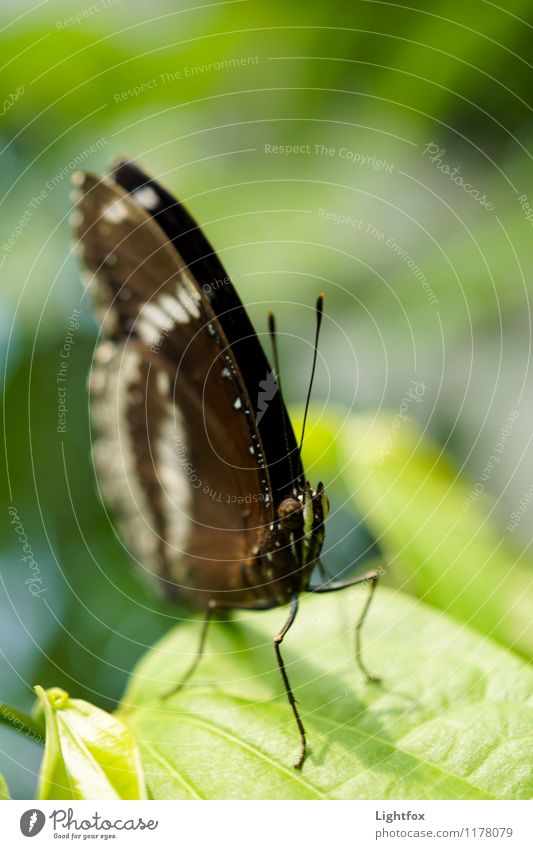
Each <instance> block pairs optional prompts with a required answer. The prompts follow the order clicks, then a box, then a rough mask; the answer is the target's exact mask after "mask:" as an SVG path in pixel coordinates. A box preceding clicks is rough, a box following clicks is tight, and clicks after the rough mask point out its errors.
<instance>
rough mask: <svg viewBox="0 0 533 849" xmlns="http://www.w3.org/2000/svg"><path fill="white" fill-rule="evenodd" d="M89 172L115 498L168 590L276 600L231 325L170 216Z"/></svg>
mask: <svg viewBox="0 0 533 849" xmlns="http://www.w3.org/2000/svg"><path fill="white" fill-rule="evenodd" d="M78 182H79V183H80V185H79V186H78V191H79V198H78V204H77V215H76V221H75V231H76V235H77V238H78V244H79V246H80V249H81V251H82V253H83V259H84V263H85V265H86V267H87V269H88V272H89V280H88V288H89V290H90V292H91V295H92V296H93V300H94V302H95V305H96V307H97V311H98V314H99V317H100V319H101V321H102V332H103V335H104V337H105V338H104V341H103V342H102V344H101V345H100V346H99V347H98V349H97V351H96V355H95V360H94V365H93V369H92V375H91V395H92V409H93V416H94V418H95V420H96V424H97V427H98V431H99V433H100V436H99V438H98V441H97V443H96V445H95V461H96V464H97V469H98V476H99V481H100V484H101V487H102V492H103V495H104V498H105V500H106V501H107V502H108V503H109V504H110V506H111V507H112V509H113V510H114V511H116V513H117V515H118V517H119V521H120V524H121V526H122V530H123V535H124V537H125V539H126V540H128V541H131V542H132V543H133V544H134V547H135V553H136V555H137V557H138V559H139V560H140V562H141V564H142V565H143V566H146V567H147V568H148V569H149V570H150V571H151V572H153V573H155V574H156V575H157V576H158V577H159V578H160V579H161V580H162V581H163V582H164V585H165V587H166V589H167V591H168V592H170V593H172V594H180V595H181V596H186V597H188V598H189V600H191V601H193V603H195V604H196V605H198V606H204V605H205V604H206V603H207V602H208V601H209V599H210V598H216V597H222V598H224V600H225V602H226V603H229V604H234V605H235V606H247V605H248V604H252V603H257V601H258V600H259V601H260V602H262V601H268V599H265V598H264V597H263V596H262V595H261V593H262V592H263V590H261V589H257V588H256V587H255V584H254V571H253V567H254V557H255V554H256V553H257V552H258V551H259V550H262V549H264V547H265V540H266V539H267V537H268V534H269V528H271V523H272V522H273V520H274V510H273V500H272V488H271V484H270V480H269V474H268V467H267V463H266V461H265V454H264V450H263V445H262V441H261V437H260V434H259V432H258V430H257V428H256V427H255V423H254V410H253V406H252V403H251V400H250V397H249V394H248V390H247V386H246V385H245V383H244V381H243V379H242V376H241V373H240V369H239V367H238V364H237V361H236V359H235V356H234V354H233V351H232V348H231V346H230V345H229V343H228V340H227V338H226V336H225V333H224V330H223V328H222V326H221V324H220V322H219V321H218V319H217V316H216V315H215V313H214V311H213V309H212V307H211V305H210V303H209V301H208V299H207V298H206V296H205V294H204V293H203V292H202V290H201V287H200V286H199V285H198V283H197V281H196V280H195V278H194V276H193V274H192V273H191V271H190V270H189V269H188V267H187V264H186V263H185V261H184V260H183V258H182V257H181V256H180V254H179V252H178V251H177V250H176V248H175V247H174V246H173V245H172V244H170V243H169V241H168V239H167V238H166V236H165V234H164V232H163V231H162V230H161V228H160V227H159V225H158V223H156V221H154V219H153V218H152V217H151V216H150V215H149V214H148V213H147V212H146V211H145V210H144V209H143V208H142V207H141V206H140V205H139V204H137V203H136V202H135V201H134V200H133V199H132V198H130V197H129V195H128V194H127V192H125V191H124V190H123V189H122V188H121V187H119V186H118V185H116V184H115V183H114V182H113V181H111V180H98V179H97V178H95V177H92V176H90V175H80V178H79V181H78ZM264 592H267V590H266V589H265V590H264Z"/></svg>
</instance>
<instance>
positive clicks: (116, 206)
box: [102, 200, 128, 224]
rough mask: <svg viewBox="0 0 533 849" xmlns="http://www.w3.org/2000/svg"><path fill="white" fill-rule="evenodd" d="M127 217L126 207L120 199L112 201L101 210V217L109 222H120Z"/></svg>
mask: <svg viewBox="0 0 533 849" xmlns="http://www.w3.org/2000/svg"><path fill="white" fill-rule="evenodd" d="M127 217H128V209H127V207H126V204H125V203H123V202H122V201H121V200H116V201H113V202H112V203H110V204H109V206H106V207H104V209H103V210H102V219H103V220H104V221H107V222H108V223H109V224H120V222H121V221H124V219H125V218H127Z"/></svg>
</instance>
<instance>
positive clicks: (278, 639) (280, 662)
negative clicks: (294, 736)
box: [274, 593, 307, 769]
mask: <svg viewBox="0 0 533 849" xmlns="http://www.w3.org/2000/svg"><path fill="white" fill-rule="evenodd" d="M297 613H298V594H297V593H295V594H294V595H293V596H292V598H291V608H290V612H289V617H288V619H287V621H286V622H285V625H284V626H283V628H282V629H281V631H280V632H279V634H278V635H277V636H276V637H275V638H274V649H275V652H276V659H277V661H278V666H279V670H280V672H281V677H282V678H283V684H284V685H285V692H286V693H287V698H288V700H289V704H290V706H291V708H292V712H293V714H294V718H295V720H296V725H297V726H298V731H299V732H300V755H299V757H298V760H297V761H296V763H295V764H294V768H295V769H301V768H302V766H303V763H304V761H305V756H306V751H307V743H306V739H305V728H304V726H303V722H302V720H301V718H300V714H299V713H298V708H297V707H296V699H295V698H294V694H293V692H292V689H291V685H290V683H289V678H288V675H287V670H286V669H285V664H284V662H283V658H282V656H281V650H280V646H281V644H282V642H283V638H284V636H285V634H286V633H287V631H288V630H289V628H290V627H291V625H292V623H293V622H294V620H295V619H296V614H297Z"/></svg>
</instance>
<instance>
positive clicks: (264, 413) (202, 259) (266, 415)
mask: <svg viewBox="0 0 533 849" xmlns="http://www.w3.org/2000/svg"><path fill="white" fill-rule="evenodd" d="M113 179H114V180H116V182H117V183H119V185H121V186H122V187H123V188H124V189H125V190H126V191H127V192H129V193H130V194H131V195H132V197H134V198H135V200H136V202H137V203H139V204H140V205H141V206H143V207H144V208H145V209H146V210H147V211H148V213H149V214H150V215H151V216H152V217H153V218H154V220H155V221H157V223H158V224H159V226H160V227H161V229H162V230H163V231H164V232H165V234H166V235H167V237H168V239H169V240H170V241H171V242H172V244H173V245H174V246H175V247H176V249H177V250H178V252H179V253H180V254H181V256H182V257H183V259H184V261H185V262H186V263H187V266H188V268H189V270H190V271H191V272H192V274H193V275H194V277H195V279H196V280H197V281H198V284H199V286H200V287H201V289H202V291H203V293H204V294H205V295H206V297H207V299H208V301H209V303H210V305H211V307H212V308H213V310H214V312H215V313H216V315H217V317H218V320H219V321H220V324H221V326H222V328H223V330H224V334H225V336H226V338H227V340H228V342H229V344H230V345H231V348H232V350H233V353H234V356H235V358H236V360H237V362H238V363H239V368H240V371H241V375H242V379H243V381H244V383H245V385H246V387H247V390H248V395H249V397H250V399H251V400H252V402H255V401H257V404H256V424H257V427H258V430H259V433H260V435H261V438H262V442H263V445H264V450H265V457H266V462H267V465H268V468H269V470H270V480H271V484H272V489H273V492H274V500H275V502H276V504H279V502H280V501H281V500H282V499H283V498H285V497H287V496H290V495H292V494H293V490H294V487H295V485H297V484H298V482H300V481H301V480H302V478H303V469H302V466H301V461H300V452H299V450H298V445H297V443H296V439H295V437H294V432H293V429H292V426H291V423H290V419H289V415H288V413H287V410H286V408H285V404H284V402H283V398H282V396H281V395H280V393H279V391H278V385H277V381H276V376H275V374H274V372H273V371H272V370H271V368H270V366H269V363H268V360H267V358H266V356H265V354H264V351H263V349H262V347H261V343H260V342H259V339H258V337H257V334H256V333H255V330H254V328H253V325H252V323H251V321H250V319H249V317H248V314H247V312H246V310H245V309H244V307H243V304H242V302H241V300H240V298H239V296H238V294H237V292H236V290H235V287H234V286H233V283H232V282H231V280H230V278H229V277H228V274H227V272H226V270H225V269H224V267H223V265H222V263H221V262H220V260H219V258H218V256H217V254H216V253H215V251H214V250H213V248H212V246H211V244H210V243H209V241H208V240H207V239H206V237H205V236H204V234H203V233H202V230H201V229H200V227H199V226H198V224H197V223H196V221H195V220H194V219H193V218H192V216H191V215H190V214H189V213H188V212H187V210H186V209H185V207H184V206H183V205H182V204H181V203H179V201H177V200H176V199H175V198H174V197H173V196H172V195H171V194H170V193H169V192H167V191H166V190H165V189H164V188H163V187H162V186H160V185H159V183H158V182H157V181H156V180H154V179H152V178H150V177H148V176H147V175H146V174H145V173H144V172H143V171H142V170H141V169H140V168H139V167H138V166H137V165H135V164H134V163H132V162H129V161H127V160H121V161H119V162H118V163H117V165H116V167H115V169H114V171H113Z"/></svg>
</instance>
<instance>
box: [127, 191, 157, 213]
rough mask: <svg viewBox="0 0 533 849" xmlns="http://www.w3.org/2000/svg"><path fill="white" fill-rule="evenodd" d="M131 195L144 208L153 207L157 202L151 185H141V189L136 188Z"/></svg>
mask: <svg viewBox="0 0 533 849" xmlns="http://www.w3.org/2000/svg"><path fill="white" fill-rule="evenodd" d="M133 197H134V198H135V200H136V201H137V203H140V205H141V206H144V208H145V209H155V207H156V206H157V204H158V202H159V199H158V197H157V194H156V193H155V192H154V190H153V189H152V187H151V186H143V187H142V188H141V189H137V190H136V191H135V192H134V193H133Z"/></svg>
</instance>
